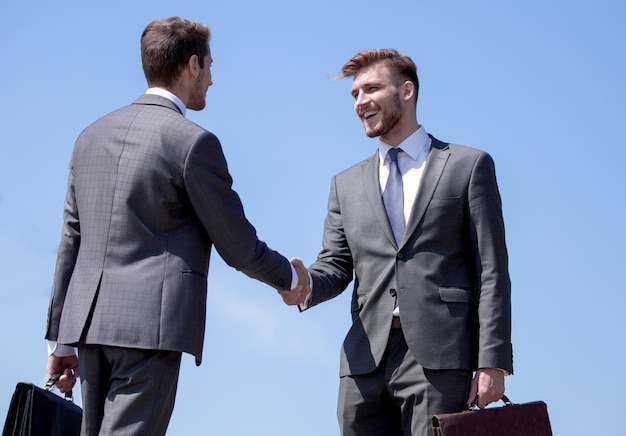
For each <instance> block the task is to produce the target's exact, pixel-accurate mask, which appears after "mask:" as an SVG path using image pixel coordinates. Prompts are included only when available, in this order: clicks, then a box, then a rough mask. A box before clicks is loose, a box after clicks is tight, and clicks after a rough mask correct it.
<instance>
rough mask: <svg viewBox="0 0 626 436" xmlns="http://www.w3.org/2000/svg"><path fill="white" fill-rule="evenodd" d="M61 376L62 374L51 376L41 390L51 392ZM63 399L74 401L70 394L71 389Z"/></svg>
mask: <svg viewBox="0 0 626 436" xmlns="http://www.w3.org/2000/svg"><path fill="white" fill-rule="evenodd" d="M61 375H62V374H52V375H51V376H50V378H49V379H48V381H47V382H46V384H45V385H44V387H43V388H44V389H45V390H47V391H51V390H52V388H53V387H54V385H55V384H56V382H57V381H59V379H60V378H61ZM65 399H66V400H67V401H72V402H73V401H74V395H73V394H72V390H71V389H70V390H69V391H67V392H66V393H65Z"/></svg>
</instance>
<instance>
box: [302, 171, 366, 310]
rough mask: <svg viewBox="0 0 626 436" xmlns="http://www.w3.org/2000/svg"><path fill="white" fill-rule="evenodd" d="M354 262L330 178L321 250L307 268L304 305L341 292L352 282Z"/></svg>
mask: <svg viewBox="0 0 626 436" xmlns="http://www.w3.org/2000/svg"><path fill="white" fill-rule="evenodd" d="M353 269H354V264H353V260H352V253H351V251H350V247H349V245H348V241H347V239H346V234H345V231H344V228H343V221H342V217H341V207H340V204H339V196H338V194H337V178H336V177H334V178H333V180H332V184H331V190H330V195H329V198H328V214H327V215H326V219H325V221H324V237H323V241H322V250H321V251H320V253H319V254H318V257H317V260H316V261H315V263H313V264H312V265H311V266H310V267H309V273H310V274H311V277H312V279H313V288H312V293H311V300H310V303H309V304H308V305H307V308H308V307H312V306H315V305H316V304H319V303H321V302H323V301H326V300H329V299H331V298H334V297H336V296H337V295H339V294H341V293H342V292H343V291H344V290H345V289H346V287H347V286H348V284H350V282H351V281H352V273H353Z"/></svg>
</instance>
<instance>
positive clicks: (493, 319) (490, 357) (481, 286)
mask: <svg viewBox="0 0 626 436" xmlns="http://www.w3.org/2000/svg"><path fill="white" fill-rule="evenodd" d="M469 215H470V218H469V219H470V235H471V239H472V244H473V246H474V253H475V254H476V257H475V268H476V277H477V279H478V290H479V304H478V326H479V331H478V367H479V368H487V367H490V368H500V369H504V370H506V371H508V372H509V373H512V372H513V367H512V347H511V281H510V278H509V273H508V254H507V248H506V243H505V235H504V220H503V218H502V203H501V199H500V194H499V191H498V186H497V182H496V174H495V167H494V163H493V160H492V159H491V157H490V156H489V155H487V154H482V155H481V156H480V157H479V158H478V159H477V161H476V164H475V166H474V168H473V170H472V175H471V180H470V184H469Z"/></svg>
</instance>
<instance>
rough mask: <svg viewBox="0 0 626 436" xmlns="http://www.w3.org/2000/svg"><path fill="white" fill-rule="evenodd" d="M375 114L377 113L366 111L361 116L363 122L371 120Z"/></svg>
mask: <svg viewBox="0 0 626 436" xmlns="http://www.w3.org/2000/svg"><path fill="white" fill-rule="evenodd" d="M376 114H378V111H367V112H365V113H364V114H363V119H364V120H369V119H370V118H372V117H373V116H375V115H376Z"/></svg>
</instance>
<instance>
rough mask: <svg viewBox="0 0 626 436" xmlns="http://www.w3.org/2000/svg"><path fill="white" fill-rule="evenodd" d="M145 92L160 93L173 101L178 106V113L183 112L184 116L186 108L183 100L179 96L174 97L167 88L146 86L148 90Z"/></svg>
mask: <svg viewBox="0 0 626 436" xmlns="http://www.w3.org/2000/svg"><path fill="white" fill-rule="evenodd" d="M146 94H154V95H160V96H161V97H165V98H167V99H168V100H169V101H171V102H173V103H174V104H175V105H176V106H178V109H179V110H180V113H181V114H183V117H184V116H185V112H187V108H186V107H185V103H183V101H182V100H181V99H180V98H178V97H176V96H175V95H174V94H172V93H171V92H169V91H168V90H167V89H163V88H148V90H147V91H146Z"/></svg>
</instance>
